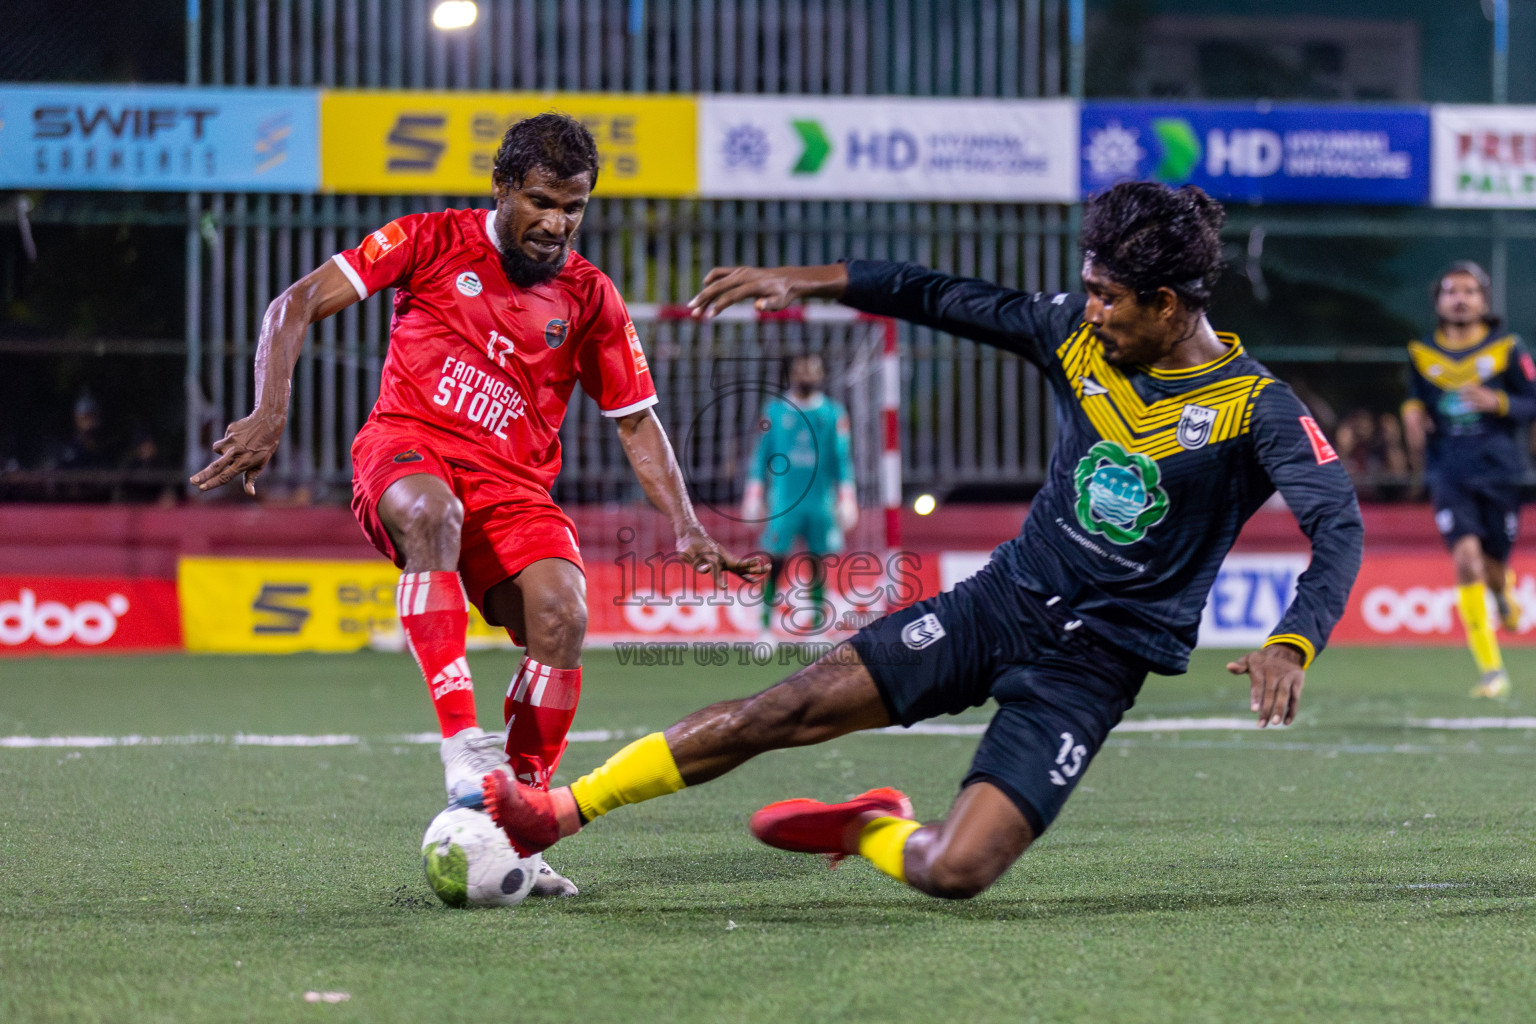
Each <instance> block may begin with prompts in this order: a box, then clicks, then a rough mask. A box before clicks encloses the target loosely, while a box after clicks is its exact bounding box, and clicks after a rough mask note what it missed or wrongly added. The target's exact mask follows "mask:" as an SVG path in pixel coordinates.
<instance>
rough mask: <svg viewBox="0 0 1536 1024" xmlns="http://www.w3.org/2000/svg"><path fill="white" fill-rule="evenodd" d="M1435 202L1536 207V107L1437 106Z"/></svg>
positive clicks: (1433, 117)
mask: <svg viewBox="0 0 1536 1024" xmlns="http://www.w3.org/2000/svg"><path fill="white" fill-rule="evenodd" d="M1430 118H1431V120H1432V122H1433V125H1434V139H1435V142H1434V145H1435V175H1434V188H1433V192H1432V199H1433V202H1434V204H1435V205H1436V206H1459V207H1484V208H1491V209H1497V208H1500V207H1504V208H1510V207H1536V107H1515V106H1510V107H1488V106H1462V105H1452V104H1439V105H1437V106H1434V107H1431V108H1430Z"/></svg>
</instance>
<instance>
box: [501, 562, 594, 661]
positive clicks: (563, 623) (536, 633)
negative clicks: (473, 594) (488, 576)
mask: <svg viewBox="0 0 1536 1024" xmlns="http://www.w3.org/2000/svg"><path fill="white" fill-rule="evenodd" d="M485 610H486V613H487V617H488V618H490V619H491V621H493V622H496V623H498V624H500V625H503V626H505V627H507V629H508V630H510V631H511V632H512V633H514V634H515V635H517V636H521V637H522V638H523V639H524V640H525V641H527V645H528V657H530V658H532V659H533V660H534V661H537V662H540V663H541V664H544V665H549V666H551V667H552V668H575V667H577V666H578V665H580V664H581V644H582V641H583V640H585V639H586V636H587V578H586V576H584V575H582V572H581V570H580V569H578V568H577V567H576V566H575V565H574V564H572V563H571V562H567V561H566V560H565V559H563V558H541V559H539V560H538V561H537V562H534V563H533V564H531V565H529V566H528V567H527V568H525V569H524V570H523V571H522V572H520V573H518V574H517V575H516V576H513V577H512V578H510V579H506V580H502V581H501V582H500V583H498V584H496V585H495V586H494V587H492V588H491V589H490V590H488V591H486V593H485Z"/></svg>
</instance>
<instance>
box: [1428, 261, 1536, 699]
mask: <svg viewBox="0 0 1536 1024" xmlns="http://www.w3.org/2000/svg"><path fill="white" fill-rule="evenodd" d="M1434 297H1435V314H1436V316H1437V317H1438V318H1439V327H1438V328H1437V329H1436V330H1435V333H1434V334H1433V335H1432V336H1431V337H1430V338H1429V339H1428V340H1424V341H1411V342H1409V343H1408V355H1409V357H1410V359H1411V362H1412V368H1411V370H1410V371H1409V382H1410V387H1409V390H1410V392H1411V397H1410V398H1409V399H1408V401H1407V402H1406V403H1404V405H1403V432H1404V434H1405V435H1406V437H1407V439H1408V445H1409V448H1410V449H1411V450H1412V452H1413V453H1414V455H1415V456H1416V457H1417V458H1418V460H1419V461H1421V464H1422V465H1423V466H1424V479H1425V482H1426V483H1427V484H1428V486H1429V495H1430V500H1431V501H1432V502H1433V503H1434V507H1435V526H1436V527H1437V528H1438V529H1439V530H1440V535H1441V536H1442V537H1444V538H1445V543H1446V547H1448V548H1449V549H1450V552H1451V558H1452V559H1453V560H1454V561H1455V562H1456V592H1457V594H1456V596H1457V603H1458V606H1459V607H1460V609H1461V620H1462V625H1463V626H1464V627H1465V628H1466V633H1467V645H1468V646H1469V647H1470V648H1471V649H1472V657H1473V659H1474V660H1475V661H1476V662H1477V668H1478V672H1479V673H1480V678H1479V681H1478V684H1477V686H1476V687H1474V688H1473V690H1472V695H1473V696H1474V697H1503V696H1505V695H1507V694H1508V693H1509V676H1508V674H1507V673H1506V672H1505V671H1504V661H1503V658H1502V656H1501V655H1500V653H1499V642H1498V639H1497V638H1496V637H1495V636H1494V629H1493V623H1492V621H1491V620H1490V619H1489V616H1488V596H1487V595H1488V594H1489V593H1492V594H1493V597H1494V602H1495V606H1496V607H1497V609H1498V613H1499V619H1500V621H1501V623H1502V624H1503V626H1504V628H1505V629H1506V630H1509V631H1510V632H1514V631H1516V630H1518V629H1519V627H1520V607H1519V604H1518V603H1517V602H1516V600H1515V597H1514V588H1515V578H1514V574H1513V573H1511V572H1510V571H1509V552H1510V549H1511V548H1512V547H1513V546H1514V543H1515V537H1516V535H1517V533H1518V531H1519V527H1520V484H1521V481H1522V479H1523V478H1524V476H1525V464H1526V460H1525V454H1524V451H1523V444H1522V441H1523V434H1524V430H1523V427H1524V425H1525V424H1526V423H1528V422H1529V421H1530V420H1531V419H1532V417H1536V384H1533V381H1536V365H1533V363H1532V362H1531V356H1530V353H1529V352H1527V350H1526V348H1525V345H1524V343H1523V342H1521V340H1520V339H1519V337H1517V336H1516V335H1514V334H1508V333H1505V332H1503V331H1500V330H1499V320H1498V318H1497V317H1494V316H1493V315H1492V313H1491V306H1490V303H1489V294H1488V275H1487V274H1486V273H1485V272H1484V271H1483V268H1482V267H1480V266H1478V265H1477V264H1476V263H1473V262H1471V261H1470V260H1463V261H1461V262H1458V263H1453V264H1452V265H1451V266H1450V267H1448V268H1446V271H1445V273H1443V274H1441V275H1440V277H1439V279H1438V280H1437V281H1436V283H1435V290H1434Z"/></svg>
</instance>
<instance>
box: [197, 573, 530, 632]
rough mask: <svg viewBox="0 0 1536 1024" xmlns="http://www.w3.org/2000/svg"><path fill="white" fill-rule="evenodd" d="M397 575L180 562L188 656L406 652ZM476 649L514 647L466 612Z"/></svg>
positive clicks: (477, 617)
mask: <svg viewBox="0 0 1536 1024" xmlns="http://www.w3.org/2000/svg"><path fill="white" fill-rule="evenodd" d="M399 579H400V570H398V569H396V568H395V567H394V566H392V565H390V564H389V563H388V562H382V561H380V562H325V561H310V560H307V559H275V558H274V559H247V558H183V559H181V561H180V563H179V564H178V566H177V570H176V590H177V597H178V600H179V601H180V604H181V629H182V636H183V638H184V641H185V643H186V647H187V650H189V651H204V652H216V653H221V654H291V653H293V652H295V651H356V650H361V649H362V648H364V647H375V648H382V649H387V650H398V649H401V648H403V646H404V643H403V641H402V639H401V634H400V625H399V622H398V621H397V620H396V618H395V584H396V582H398V581H399ZM469 641H470V646H471V647H499V646H510V645H511V642H512V641H511V640H510V638H508V636H507V634H506V632H505V631H504V630H501V629H497V628H495V627H493V626H490V625H488V624H487V623H486V621H485V620H484V619H483V618H481V617H480V613H479V612H477V611H476V610H475V609H474V608H473V607H471V608H470V610H469Z"/></svg>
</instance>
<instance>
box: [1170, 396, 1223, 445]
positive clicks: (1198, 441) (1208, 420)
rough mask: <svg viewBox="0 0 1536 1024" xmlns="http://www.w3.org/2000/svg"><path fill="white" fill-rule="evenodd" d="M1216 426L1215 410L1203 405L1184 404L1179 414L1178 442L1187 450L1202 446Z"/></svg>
mask: <svg viewBox="0 0 1536 1024" xmlns="http://www.w3.org/2000/svg"><path fill="white" fill-rule="evenodd" d="M1215 426H1216V410H1215V409H1207V408H1206V407H1205V406H1203V405H1186V406H1185V407H1184V412H1183V413H1182V414H1180V416H1179V429H1178V438H1179V444H1180V445H1182V446H1183V447H1184V448H1185V449H1186V450H1187V451H1194V450H1195V449H1196V448H1204V447H1205V445H1206V442H1208V441H1209V440H1210V439H1211V428H1213V427H1215Z"/></svg>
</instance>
